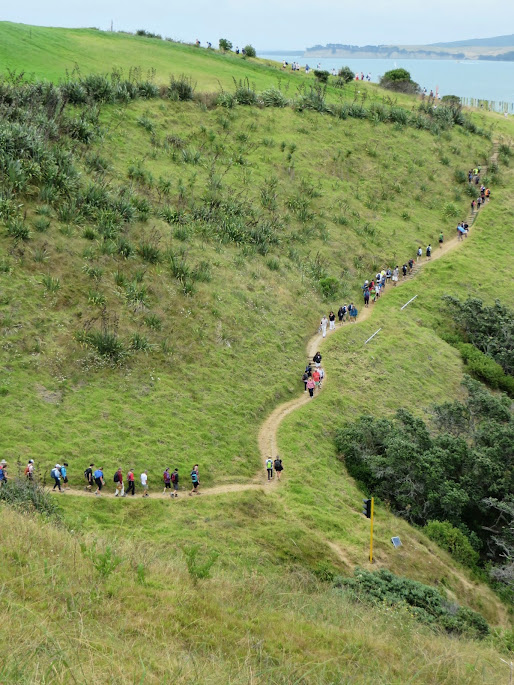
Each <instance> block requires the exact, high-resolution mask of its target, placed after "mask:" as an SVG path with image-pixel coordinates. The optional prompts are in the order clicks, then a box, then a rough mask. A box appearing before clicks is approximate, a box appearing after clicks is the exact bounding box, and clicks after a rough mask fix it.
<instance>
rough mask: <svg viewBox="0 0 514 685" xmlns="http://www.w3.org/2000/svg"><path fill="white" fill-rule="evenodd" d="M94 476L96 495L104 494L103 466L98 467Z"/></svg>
mask: <svg viewBox="0 0 514 685" xmlns="http://www.w3.org/2000/svg"><path fill="white" fill-rule="evenodd" d="M93 477H94V479H95V483H96V492H95V495H101V494H102V488H103V486H104V485H105V481H104V470H103V469H102V468H101V467H99V468H97V469H96V471H95V472H94V474H93Z"/></svg>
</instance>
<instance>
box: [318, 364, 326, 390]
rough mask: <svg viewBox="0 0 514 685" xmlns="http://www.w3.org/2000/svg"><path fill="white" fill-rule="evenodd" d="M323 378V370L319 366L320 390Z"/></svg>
mask: <svg viewBox="0 0 514 685" xmlns="http://www.w3.org/2000/svg"><path fill="white" fill-rule="evenodd" d="M324 378H325V372H324V371H323V367H321V366H320V367H319V387H320V390H321V384H322V383H323V379H324Z"/></svg>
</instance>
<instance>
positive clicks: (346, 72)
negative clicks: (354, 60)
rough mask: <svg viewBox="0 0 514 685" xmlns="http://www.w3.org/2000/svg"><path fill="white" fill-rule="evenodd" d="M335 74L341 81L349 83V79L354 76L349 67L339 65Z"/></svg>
mask: <svg viewBox="0 0 514 685" xmlns="http://www.w3.org/2000/svg"><path fill="white" fill-rule="evenodd" d="M337 75H338V77H339V78H340V79H341V80H342V81H343V83H350V81H353V79H354V78H355V74H354V73H353V71H352V70H351V69H350V67H341V69H339V73H338V74H337Z"/></svg>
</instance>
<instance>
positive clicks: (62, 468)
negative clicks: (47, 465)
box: [61, 466, 66, 478]
mask: <svg viewBox="0 0 514 685" xmlns="http://www.w3.org/2000/svg"><path fill="white" fill-rule="evenodd" d="M61 476H62V477H63V478H66V467H65V466H61Z"/></svg>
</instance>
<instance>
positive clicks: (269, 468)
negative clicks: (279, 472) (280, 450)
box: [266, 457, 273, 480]
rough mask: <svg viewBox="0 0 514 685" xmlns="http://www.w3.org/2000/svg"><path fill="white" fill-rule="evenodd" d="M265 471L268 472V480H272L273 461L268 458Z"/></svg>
mask: <svg viewBox="0 0 514 685" xmlns="http://www.w3.org/2000/svg"><path fill="white" fill-rule="evenodd" d="M266 471H267V472H268V480H271V479H272V478H273V459H272V458H271V457H268V458H267V459H266Z"/></svg>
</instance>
